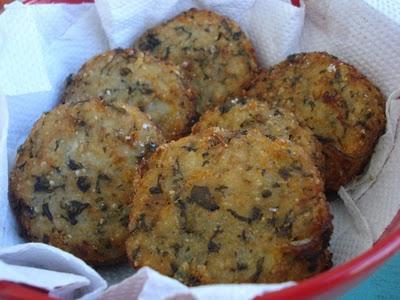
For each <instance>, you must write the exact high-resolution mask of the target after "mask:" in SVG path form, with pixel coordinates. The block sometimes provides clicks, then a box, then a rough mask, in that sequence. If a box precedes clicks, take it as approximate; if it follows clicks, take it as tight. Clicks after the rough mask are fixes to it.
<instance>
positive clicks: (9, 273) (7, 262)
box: [0, 243, 107, 300]
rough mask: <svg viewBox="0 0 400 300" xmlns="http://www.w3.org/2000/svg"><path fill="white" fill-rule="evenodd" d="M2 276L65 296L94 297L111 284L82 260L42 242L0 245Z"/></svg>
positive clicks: (55, 294)
mask: <svg viewBox="0 0 400 300" xmlns="http://www.w3.org/2000/svg"><path fill="white" fill-rule="evenodd" d="M0 280H12V281H14V282H18V283H23V284H28V285H33V286H36V287H39V288H42V289H46V290H48V291H49V295H50V296H54V297H60V298H63V299H76V298H80V297H83V298H81V299H82V300H84V299H94V298H96V297H97V296H98V295H99V294H100V293H101V292H102V291H103V290H104V289H105V288H106V287H107V283H106V281H105V280H104V279H103V278H101V276H100V275H99V274H97V273H96V271H94V270H93V269H92V268H91V267H89V266H88V265H86V264H85V263H84V262H83V261H82V260H80V259H79V258H77V257H75V256H73V255H71V254H69V253H66V252H64V251H61V250H60V249H57V248H55V247H51V246H48V245H44V244H41V243H28V244H21V245H16V246H13V247H8V248H4V249H0Z"/></svg>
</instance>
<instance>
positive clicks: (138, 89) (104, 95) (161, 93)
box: [63, 49, 194, 140]
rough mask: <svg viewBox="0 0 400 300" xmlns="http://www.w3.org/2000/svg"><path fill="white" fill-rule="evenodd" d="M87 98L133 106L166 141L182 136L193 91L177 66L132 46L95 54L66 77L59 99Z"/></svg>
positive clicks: (191, 111)
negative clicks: (150, 122)
mask: <svg viewBox="0 0 400 300" xmlns="http://www.w3.org/2000/svg"><path fill="white" fill-rule="evenodd" d="M91 97H100V98H101V99H103V100H104V101H106V102H107V103H112V104H113V105H127V104H129V105H134V106H137V107H138V108H139V109H140V110H141V111H143V112H145V113H147V114H148V115H149V116H150V118H151V119H152V121H154V123H156V125H158V127H159V128H160V129H161V131H162V133H163V134H164V136H165V138H166V139H167V140H170V139H175V138H179V137H180V136H182V135H184V134H185V133H186V132H187V131H188V130H189V128H190V125H191V124H190V122H191V120H192V118H193V117H194V103H193V99H192V97H193V94H192V91H191V89H190V88H189V87H188V85H187V84H186V83H185V81H184V79H183V77H182V76H181V74H180V69H179V68H178V67H176V66H173V65H170V64H168V63H165V62H161V61H159V60H158V59H156V58H154V57H152V56H151V55H146V54H144V53H142V52H138V51H136V50H134V49H125V50H124V49H115V50H111V51H107V52H105V53H103V54H100V55H98V56H95V57H93V58H92V59H91V60H89V61H88V62H87V63H85V64H84V65H83V66H82V67H81V69H80V70H79V72H78V73H77V74H76V75H74V76H71V77H69V78H68V79H67V83H66V88H65V91H64V95H63V102H65V103H74V102H79V101H82V100H87V99H88V98H91Z"/></svg>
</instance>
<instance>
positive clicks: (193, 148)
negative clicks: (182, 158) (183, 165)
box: [182, 144, 197, 152]
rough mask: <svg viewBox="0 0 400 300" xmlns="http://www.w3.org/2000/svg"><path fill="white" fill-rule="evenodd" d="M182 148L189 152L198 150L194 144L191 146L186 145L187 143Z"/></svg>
mask: <svg viewBox="0 0 400 300" xmlns="http://www.w3.org/2000/svg"><path fill="white" fill-rule="evenodd" d="M182 148H183V149H185V150H186V151H187V152H196V151H197V148H196V147H195V146H194V145H193V144H191V145H189V146H186V145H185V146H182Z"/></svg>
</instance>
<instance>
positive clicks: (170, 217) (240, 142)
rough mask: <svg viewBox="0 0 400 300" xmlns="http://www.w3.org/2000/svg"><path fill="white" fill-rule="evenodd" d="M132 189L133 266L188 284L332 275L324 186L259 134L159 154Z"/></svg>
mask: <svg viewBox="0 0 400 300" xmlns="http://www.w3.org/2000/svg"><path fill="white" fill-rule="evenodd" d="M148 166H149V170H148V171H147V172H146V173H145V175H144V177H143V178H142V179H141V181H140V182H139V184H138V185H137V191H136V196H135V198H134V201H133V208H132V211H131V214H130V225H129V231H130V236H129V238H128V240H127V252H128V257H129V259H130V261H131V264H132V266H133V267H136V268H137V267H142V266H150V267H152V268H154V269H156V270H157V271H159V272H161V273H163V274H165V275H168V276H172V277H174V278H176V279H178V280H180V281H182V282H184V283H185V284H188V285H198V284H208V283H239V282H281V281H286V280H300V279H303V278H308V277H310V276H312V275H315V274H317V273H319V272H321V271H323V270H325V269H327V268H329V267H330V265H331V262H330V253H329V251H328V250H327V249H326V248H327V246H328V243H329V239H330V235H331V232H332V224H331V215H330V213H329V208H328V205H327V202H326V200H325V196H324V193H323V190H324V186H323V182H322V180H321V178H320V175H319V172H318V170H317V169H316V167H315V166H314V163H313V161H312V160H311V159H310V158H309V156H308V155H307V154H306V153H305V152H304V150H303V149H302V148H301V147H299V146H297V145H295V144H293V143H290V142H288V141H286V140H284V139H276V140H272V139H269V138H267V137H266V136H265V135H264V134H263V133H261V131H259V130H258V129H250V130H248V132H247V133H244V132H236V133H232V132H229V131H225V130H222V129H218V128H213V129H209V130H205V131H203V132H202V133H200V134H198V135H191V136H187V137H185V138H182V139H180V140H178V141H175V142H171V143H169V144H165V145H163V146H161V147H159V148H158V149H157V151H156V153H155V154H154V155H153V156H152V157H151V159H150V161H149V165H148Z"/></svg>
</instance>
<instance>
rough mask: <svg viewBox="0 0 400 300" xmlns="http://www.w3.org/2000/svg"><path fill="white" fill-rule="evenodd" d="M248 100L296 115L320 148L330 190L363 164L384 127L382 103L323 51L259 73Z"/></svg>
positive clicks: (359, 76) (365, 81)
mask: <svg viewBox="0 0 400 300" xmlns="http://www.w3.org/2000/svg"><path fill="white" fill-rule="evenodd" d="M248 95H249V96H253V97H257V98H263V99H265V101H268V102H269V103H271V104H272V105H275V106H280V107H284V108H286V109H288V110H291V111H292V112H293V113H295V114H296V116H297V117H298V119H299V120H300V121H301V122H304V123H305V124H306V125H307V126H308V127H309V128H310V129H311V130H312V131H313V133H314V135H315V136H316V137H317V138H318V139H319V141H320V142H321V143H322V145H323V152H324V154H325V157H326V166H327V172H326V176H325V177H326V184H327V188H328V189H329V190H333V191H336V190H338V189H339V187H340V186H341V185H344V184H346V183H348V182H349V181H351V180H352V179H353V178H354V177H355V176H356V175H357V174H359V173H360V172H361V171H362V170H363V168H364V166H365V164H366V163H367V162H368V160H369V158H370V157H371V154H372V152H373V149H374V146H375V143H376V141H377V139H378V137H379V136H380V135H381V134H382V132H383V130H384V127H385V114H384V111H385V110H384V109H385V99H384V96H383V95H382V94H381V92H380V91H379V89H378V88H377V87H375V86H374V85H373V84H372V83H371V82H370V81H369V80H368V79H367V78H366V77H365V76H364V75H362V74H361V73H360V72H359V71H357V70H356V69H355V68H354V67H353V66H351V65H349V64H347V63H344V62H343V61H341V60H339V59H338V58H336V57H334V56H332V55H329V54H327V53H324V52H314V53H300V54H294V55H291V56H289V57H288V58H287V59H286V60H285V61H283V62H281V63H280V64H278V65H276V66H274V67H273V68H271V69H270V70H269V71H266V72H264V73H263V74H262V75H260V77H259V78H258V79H257V80H256V81H255V85H254V87H252V88H251V89H250V90H249V92H248Z"/></svg>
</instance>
